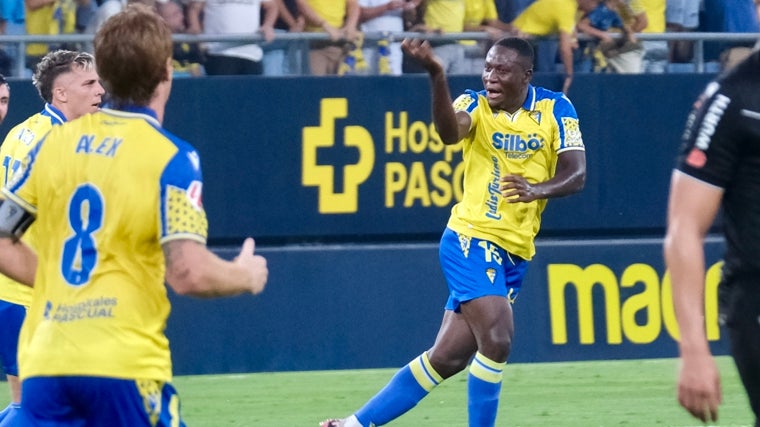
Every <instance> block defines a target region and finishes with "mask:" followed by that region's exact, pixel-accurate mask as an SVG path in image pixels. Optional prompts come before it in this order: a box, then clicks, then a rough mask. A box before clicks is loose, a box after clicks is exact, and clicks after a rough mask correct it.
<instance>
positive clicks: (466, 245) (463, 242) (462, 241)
mask: <svg viewBox="0 0 760 427" xmlns="http://www.w3.org/2000/svg"><path fill="white" fill-rule="evenodd" d="M457 236H458V237H459V247H460V248H461V249H462V254H464V257H465V258H467V257H469V256H470V240H472V238H471V237H469V236H465V235H462V234H457Z"/></svg>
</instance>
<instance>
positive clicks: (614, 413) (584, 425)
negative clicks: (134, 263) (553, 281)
mask: <svg viewBox="0 0 760 427" xmlns="http://www.w3.org/2000/svg"><path fill="white" fill-rule="evenodd" d="M717 361H718V363H719V367H720V371H721V375H722V388H723V404H722V405H721V407H720V410H719V411H720V412H719V417H720V418H719V420H718V422H716V423H714V424H709V425H711V426H716V427H729V426H730V427H738V426H747V427H749V426H751V425H752V422H753V418H752V416H751V411H750V409H749V403H748V402H747V398H746V395H745V393H744V390H743V388H742V386H741V383H740V380H739V378H738V375H737V373H736V369H735V367H734V365H733V361H732V360H731V359H730V358H729V357H718V358H717ZM677 364H678V361H677V360H676V359H645V360H629V361H594V362H567V363H564V362H563V363H535V364H534V363H531V364H510V365H507V370H506V371H505V377H504V384H503V388H502V395H501V401H500V408H499V417H498V420H497V426H509V427H529V426H531V427H550V426H551V427H554V426H559V427H598V426H625V427H652V426H666V427H685V426H704V424H702V423H701V422H699V421H698V420H696V419H693V418H691V416H690V415H688V414H687V413H686V411H684V410H683V409H682V408H681V407H680V406H678V403H677V401H676V395H675V381H676V374H677ZM394 372H395V369H371V370H357V371H348V370H343V371H314V372H278V373H254V374H240V375H201V376H180V377H176V378H175V380H174V384H175V386H176V387H177V390H178V391H179V394H180V397H181V400H182V414H183V418H184V420H185V421H186V423H187V425H188V427H232V426H238V427H258V426H260V427H272V426H287V427H302V426H303V427H316V426H317V425H318V423H319V421H321V420H322V419H324V418H328V417H339V416H345V415H347V414H348V413H350V412H351V411H352V410H355V409H356V408H358V407H359V406H360V405H361V404H363V403H364V401H365V400H367V399H368V398H370V397H371V396H372V395H373V394H374V393H375V392H376V391H377V390H379V389H380V387H382V386H383V385H384V384H385V383H386V382H387V381H388V379H389V378H390V377H391V375H393V373H394ZM466 408H467V404H466V375H465V374H460V375H458V376H455V377H453V378H451V379H449V380H448V381H446V382H444V383H443V384H441V385H440V386H439V387H438V388H436V389H435V390H433V392H432V393H431V394H430V395H429V396H428V397H427V398H426V399H425V400H423V401H422V402H421V403H420V404H419V405H418V406H417V407H416V408H414V409H413V410H412V411H410V412H408V413H407V414H405V415H403V416H402V417H400V418H399V419H398V420H396V421H394V422H392V423H390V424H389V425H390V426H394V427H421V426H436V427H466V426H467V409H466Z"/></svg>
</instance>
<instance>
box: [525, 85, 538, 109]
mask: <svg viewBox="0 0 760 427" xmlns="http://www.w3.org/2000/svg"><path fill="white" fill-rule="evenodd" d="M523 108H524V109H525V110H527V111H533V110H534V109H535V108H536V88H535V86H533V85H532V84H528V96H526V97H525V102H523Z"/></svg>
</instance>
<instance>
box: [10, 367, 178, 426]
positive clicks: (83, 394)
mask: <svg viewBox="0 0 760 427" xmlns="http://www.w3.org/2000/svg"><path fill="white" fill-rule="evenodd" d="M21 390H22V391H21V401H22V402H24V404H23V405H21V414H20V417H19V422H18V424H16V425H18V426H21V427H27V426H28V427H31V426H34V427H54V426H55V427H90V426H109V427H141V426H145V427H149V426H156V427H184V426H185V423H184V422H183V421H182V418H181V417H180V413H179V409H180V408H179V406H180V405H179V396H178V395H177V392H176V390H174V387H173V386H172V385H171V384H170V383H164V382H162V381H156V380H125V379H119V378H104V377H31V378H26V379H25V380H24V381H23V383H22V386H21Z"/></svg>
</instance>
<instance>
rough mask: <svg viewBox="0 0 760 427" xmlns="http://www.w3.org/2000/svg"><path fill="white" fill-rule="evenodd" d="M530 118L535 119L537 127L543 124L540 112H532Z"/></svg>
mask: <svg viewBox="0 0 760 427" xmlns="http://www.w3.org/2000/svg"><path fill="white" fill-rule="evenodd" d="M530 118H531V119H533V121H534V122H536V124H537V125H540V124H541V112H540V111H531V112H530Z"/></svg>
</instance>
